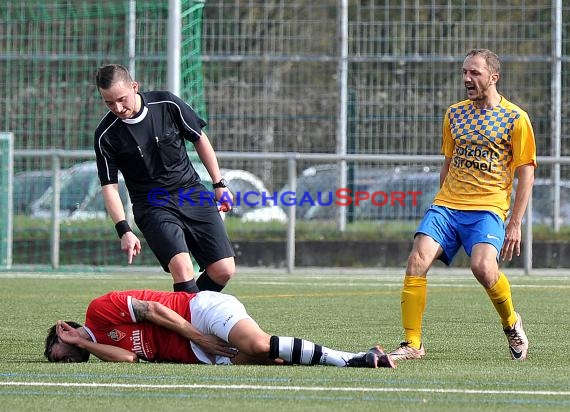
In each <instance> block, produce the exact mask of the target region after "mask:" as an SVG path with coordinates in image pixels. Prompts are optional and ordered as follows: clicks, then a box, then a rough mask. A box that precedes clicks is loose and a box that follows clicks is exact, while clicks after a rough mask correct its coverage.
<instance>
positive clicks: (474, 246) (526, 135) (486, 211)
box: [390, 49, 536, 360]
mask: <svg viewBox="0 0 570 412" xmlns="http://www.w3.org/2000/svg"><path fill="white" fill-rule="evenodd" d="M499 72H500V62H499V58H498V57H497V55H496V54H495V53H493V52H491V51H489V50H485V49H474V50H471V51H470V52H469V53H467V56H466V57H465V60H464V62H463V83H464V85H465V89H466V92H467V99H466V100H463V101H461V102H459V103H456V104H453V105H452V106H450V107H449V108H448V109H447V111H446V113H445V116H444V119H443V145H442V152H443V154H444V155H445V160H444V162H443V166H442V168H441V173H440V190H439V192H438V194H437V195H436V196H435V199H434V202H433V205H432V206H431V207H430V209H429V210H428V211H427V212H426V214H425V216H424V218H423V220H422V221H421V223H420V225H419V227H418V229H417V231H416V234H415V238H414V245H413V248H412V251H411V253H410V256H409V258H408V265H407V268H406V276H405V278H404V287H403V289H402V294H401V310H402V325H403V327H404V329H405V341H404V342H402V343H401V344H400V346H399V347H398V348H396V349H395V350H394V351H392V352H391V353H390V355H392V358H393V359H394V360H404V359H419V358H422V357H424V356H425V354H426V350H425V347H424V345H423V343H422V317H423V313H424V310H425V306H426V292H427V278H426V276H427V272H428V270H429V268H430V267H431V265H432V264H433V263H434V261H435V260H436V259H440V260H442V261H443V262H444V263H445V264H447V265H449V264H450V263H451V261H452V260H453V258H454V256H455V255H456V253H457V251H458V250H459V248H460V247H461V246H463V248H464V249H465V251H466V253H467V255H468V256H469V257H470V265H471V271H472V272H473V275H474V276H475V278H476V279H477V280H478V281H479V283H480V284H481V285H482V286H483V287H484V288H485V291H486V292H487V294H488V295H489V298H490V299H491V302H492V303H493V306H494V307H495V309H496V311H497V313H498V314H499V317H500V319H501V323H502V325H503V330H504V332H505V335H506V337H507V341H508V344H509V350H510V353H511V357H512V359H515V360H523V359H526V357H527V351H528V339H527V336H526V334H525V332H524V329H523V325H522V319H521V316H520V315H519V314H518V313H517V312H515V310H514V306H513V301H512V297H511V290H510V284H509V281H508V279H507V277H506V276H505V275H504V273H502V272H501V271H500V269H499V265H498V260H499V257H500V258H501V259H502V260H511V258H512V256H513V253H514V254H515V255H517V256H518V255H520V243H521V222H522V219H523V215H524V213H525V210H526V207H527V203H528V199H529V197H530V195H531V191H532V185H533V182H534V169H535V167H536V146H535V141H534V133H533V130H532V125H531V123H530V120H529V117H528V115H527V113H526V112H525V111H523V110H522V109H521V108H519V107H517V106H516V105H514V104H513V103H511V102H509V101H508V100H507V99H505V98H504V97H503V96H501V95H500V94H499V93H498V91H497V87H496V86H497V82H498V81H499ZM515 173H516V175H517V177H518V185H517V189H516V193H515V200H514V205H513V209H512V213H511V215H510V218H509V220H508V223H506V225H505V220H506V219H507V213H508V210H509V207H510V203H511V192H512V187H513V179H514V176H515Z"/></svg>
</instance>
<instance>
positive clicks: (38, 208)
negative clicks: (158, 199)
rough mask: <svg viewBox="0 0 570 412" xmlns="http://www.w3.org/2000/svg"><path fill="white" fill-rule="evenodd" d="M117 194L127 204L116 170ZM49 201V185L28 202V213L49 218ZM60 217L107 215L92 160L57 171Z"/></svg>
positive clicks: (50, 189)
mask: <svg viewBox="0 0 570 412" xmlns="http://www.w3.org/2000/svg"><path fill="white" fill-rule="evenodd" d="M119 195H120V197H121V200H122V201H123V204H124V205H125V206H128V205H129V196H128V192H127V187H126V186H125V181H124V179H123V177H122V175H120V174H119ZM52 205H53V187H52V186H51V185H50V187H49V188H48V189H47V190H46V191H45V193H44V194H43V195H42V196H41V197H40V198H39V199H37V200H36V201H35V202H33V203H32V206H31V215H32V216H33V217H38V218H50V217H51V215H52ZM59 208H60V218H62V219H104V218H105V217H107V211H106V210H105V204H104V202H103V196H102V195H101V185H100V183H99V178H98V176H97V165H96V163H95V162H94V161H90V162H83V163H78V164H76V165H75V166H72V167H71V168H69V169H64V170H62V171H61V180H60V204H59Z"/></svg>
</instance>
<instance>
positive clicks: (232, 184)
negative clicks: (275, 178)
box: [220, 169, 287, 223]
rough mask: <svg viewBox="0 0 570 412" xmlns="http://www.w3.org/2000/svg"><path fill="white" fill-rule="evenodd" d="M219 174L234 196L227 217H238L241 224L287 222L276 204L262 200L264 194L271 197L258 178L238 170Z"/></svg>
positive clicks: (227, 170)
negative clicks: (232, 205)
mask: <svg viewBox="0 0 570 412" xmlns="http://www.w3.org/2000/svg"><path fill="white" fill-rule="evenodd" d="M220 172H221V173H222V176H224V179H226V181H227V182H228V187H229V189H230V190H231V192H232V193H233V195H234V207H233V208H232V210H231V211H230V212H229V213H228V214H227V215H228V217H230V218H231V217H238V218H240V219H241V220H242V221H243V222H281V223H285V222H287V215H286V214H285V212H284V211H283V210H282V209H281V208H280V207H279V206H278V205H277V204H276V202H274V201H273V200H271V199H269V200H267V201H265V200H264V199H263V197H262V196H264V194H265V196H266V197H271V195H272V193H270V192H269V190H268V189H267V188H266V187H265V184H264V183H263V181H262V180H261V179H260V178H259V177H257V176H256V175H254V174H253V173H250V172H248V171H246V170H240V169H222V170H220Z"/></svg>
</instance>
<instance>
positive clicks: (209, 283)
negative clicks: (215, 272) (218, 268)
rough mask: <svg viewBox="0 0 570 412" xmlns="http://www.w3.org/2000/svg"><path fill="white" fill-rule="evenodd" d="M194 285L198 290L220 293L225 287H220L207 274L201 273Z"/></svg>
mask: <svg viewBox="0 0 570 412" xmlns="http://www.w3.org/2000/svg"><path fill="white" fill-rule="evenodd" d="M196 285H197V286H198V288H199V289H200V290H211V291H213V292H221V290H222V289H223V288H224V286H225V285H220V284H218V283H216V282H214V281H213V280H212V278H211V277H210V275H208V272H206V271H203V272H202V274H201V275H200V277H198V280H197V281H196Z"/></svg>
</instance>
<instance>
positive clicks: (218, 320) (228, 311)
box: [190, 290, 253, 365]
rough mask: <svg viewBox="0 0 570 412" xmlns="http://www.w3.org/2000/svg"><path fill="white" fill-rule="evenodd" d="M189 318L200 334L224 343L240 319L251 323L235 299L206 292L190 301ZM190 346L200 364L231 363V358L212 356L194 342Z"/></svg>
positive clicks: (249, 317)
mask: <svg viewBox="0 0 570 412" xmlns="http://www.w3.org/2000/svg"><path fill="white" fill-rule="evenodd" d="M190 316H191V317H192V321H191V323H192V325H194V326H195V327H196V328H197V329H198V330H199V331H200V332H202V333H205V334H209V335H216V336H217V337H218V338H220V339H223V340H225V341H226V342H227V341H228V336H229V335H230V331H231V330H232V328H233V327H234V326H235V324H236V323H238V322H239V321H240V320H242V319H251V320H252V321H253V319H252V318H251V316H249V314H248V313H247V311H246V310H245V307H244V306H243V304H242V303H241V302H240V301H239V300H237V299H236V298H235V297H233V296H231V295H226V294H224V293H219V292H211V291H207V290H205V291H203V292H200V293H198V294H197V295H196V297H194V299H192V300H191V301H190ZM190 344H191V346H192V350H193V351H194V353H195V354H196V357H197V358H198V360H199V361H200V362H204V363H207V364H210V365H211V364H216V365H230V364H231V363H232V362H231V358H228V357H227V356H212V355H209V354H207V353H206V352H204V350H203V349H202V348H201V347H200V346H198V345H196V344H195V343H194V342H192V341H191V342H190ZM214 358H215V359H214Z"/></svg>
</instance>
